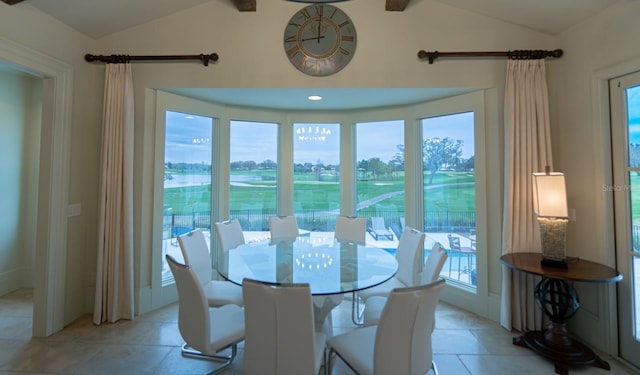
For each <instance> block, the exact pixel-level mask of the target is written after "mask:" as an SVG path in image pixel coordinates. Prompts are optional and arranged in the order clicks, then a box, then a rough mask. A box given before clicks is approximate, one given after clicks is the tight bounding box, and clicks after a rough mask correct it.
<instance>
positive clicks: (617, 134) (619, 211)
mask: <svg viewBox="0 0 640 375" xmlns="http://www.w3.org/2000/svg"><path fill="white" fill-rule="evenodd" d="M616 83H617V85H616ZM621 84H622V86H621ZM631 85H633V86H635V87H638V85H640V69H638V70H636V71H635V72H631V73H628V74H625V75H624V76H621V77H617V78H615V79H612V80H610V90H609V91H610V98H611V99H610V103H611V104H610V107H611V140H612V144H624V145H628V144H629V137H628V135H629V134H628V120H629V118H628V116H627V114H628V109H629V108H628V105H627V104H628V102H627V100H626V89H627V88H628V87H630V86H631ZM612 150H613V153H612V157H613V164H612V165H613V177H614V180H613V181H614V185H613V186H614V188H613V189H612V191H613V195H614V205H615V206H614V212H615V218H616V219H615V223H616V228H615V234H616V252H617V254H616V255H617V266H618V269H620V270H622V272H623V273H626V272H625V271H629V272H628V274H627V277H625V278H624V279H623V280H622V281H621V282H620V283H619V288H618V295H619V299H618V309H619V311H621V312H624V311H630V312H631V314H632V316H629V317H625V316H624V314H620V316H623V317H622V318H619V328H618V329H619V333H618V339H619V355H620V356H621V357H622V358H624V359H625V360H626V361H629V362H630V363H632V364H633V365H635V366H640V360H638V358H635V356H634V354H635V353H637V352H638V350H640V342H638V335H639V334H640V333H638V332H635V336H634V335H633V334H632V335H631V336H629V332H633V330H634V328H636V327H637V326H636V327H634V319H633V316H634V314H635V313H636V312H637V311H638V306H637V304H638V303H640V301H638V300H635V303H636V305H634V304H633V303H632V302H631V301H633V300H634V299H635V298H634V295H633V293H634V291H633V284H634V282H635V281H634V280H635V277H630V275H632V274H633V272H631V271H632V269H633V266H632V260H633V259H634V258H637V259H640V254H635V255H633V251H632V247H633V245H632V243H631V242H630V239H631V233H630V231H629V224H632V222H630V217H631V212H630V211H629V209H630V201H629V189H628V188H630V187H631V185H630V181H629V174H630V173H632V172H633V171H631V170H630V167H629V163H628V160H627V159H628V151H627V150H628V146H625V147H620V148H619V151H615V150H616V148H614V147H612ZM634 170H635V171H636V173H637V172H638V168H637V167H634ZM617 187H621V188H620V189H618V188H617ZM633 271H635V272H640V270H639V269H635V270H633ZM634 311H635V312H634Z"/></svg>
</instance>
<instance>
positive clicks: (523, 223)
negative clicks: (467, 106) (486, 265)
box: [500, 59, 553, 331]
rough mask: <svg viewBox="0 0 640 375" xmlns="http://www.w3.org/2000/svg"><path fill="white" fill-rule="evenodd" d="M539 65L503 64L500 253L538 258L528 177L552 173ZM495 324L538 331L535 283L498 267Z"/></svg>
mask: <svg viewBox="0 0 640 375" xmlns="http://www.w3.org/2000/svg"><path fill="white" fill-rule="evenodd" d="M544 64H545V63H544V60H543V59H540V60H509V61H508V63H507V78H506V85H505V98H504V127H505V198H504V199H505V201H504V215H503V220H504V222H503V226H502V246H503V248H502V253H503V254H508V253H515V252H540V251H541V250H540V235H539V229H538V225H537V222H536V220H535V215H534V213H533V202H532V201H533V198H532V193H531V189H532V188H531V173H533V172H544V168H545V166H547V165H548V166H550V167H553V164H552V159H551V135H550V127H549V108H548V107H549V103H548V102H549V100H548V97H547V82H546V78H545V65H544ZM502 269H503V273H502V275H503V277H502V303H501V314H500V315H501V316H500V322H501V324H502V326H503V327H505V328H506V329H508V330H511V329H516V330H518V331H524V330H534V329H535V330H538V329H541V325H542V322H541V316H542V312H541V311H540V309H539V308H537V307H536V305H535V300H534V297H533V290H534V287H535V284H536V283H537V281H539V279H538V277H533V276H531V275H528V274H525V273H524V272H519V271H512V270H511V269H508V268H507V267H505V266H503V267H502Z"/></svg>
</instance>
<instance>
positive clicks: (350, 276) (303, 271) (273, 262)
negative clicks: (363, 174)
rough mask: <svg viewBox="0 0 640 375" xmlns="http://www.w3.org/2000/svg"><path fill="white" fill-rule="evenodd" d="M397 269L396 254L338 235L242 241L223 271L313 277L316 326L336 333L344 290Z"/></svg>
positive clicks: (224, 259) (231, 275)
mask: <svg viewBox="0 0 640 375" xmlns="http://www.w3.org/2000/svg"><path fill="white" fill-rule="evenodd" d="M397 270H398V263H397V261H396V258H395V257H394V256H393V255H391V254H390V253H389V252H387V251H386V250H383V249H379V248H376V247H370V246H365V245H358V244H354V243H346V242H345V243H340V242H337V241H335V240H334V239H333V237H328V238H323V237H320V238H318V237H310V236H308V235H307V236H300V237H297V238H295V239H282V240H279V241H275V240H272V241H263V242H256V243H249V244H244V245H241V246H239V247H237V248H235V249H231V250H228V251H226V252H224V253H222V254H221V256H220V259H219V263H218V272H219V273H220V274H221V275H222V276H223V277H224V278H226V279H227V280H229V281H231V282H232V283H235V284H238V285H242V280H243V279H244V278H249V279H253V280H258V281H263V282H270V283H308V284H309V287H310V289H311V294H312V295H313V296H314V307H315V317H316V330H324V331H325V333H327V334H328V335H331V332H330V330H331V325H330V323H331V322H330V321H327V319H325V317H327V316H329V317H330V314H329V313H330V312H331V309H333V308H334V307H335V306H337V305H338V304H339V303H340V302H341V301H342V295H343V294H344V293H350V292H352V291H355V290H361V289H366V288H370V287H373V286H376V285H378V284H381V283H383V282H385V281H387V280H389V279H390V278H391V277H393V275H395V273H396V272H397Z"/></svg>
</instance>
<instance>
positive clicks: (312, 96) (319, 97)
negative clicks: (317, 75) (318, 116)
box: [307, 95, 322, 100]
mask: <svg viewBox="0 0 640 375" xmlns="http://www.w3.org/2000/svg"><path fill="white" fill-rule="evenodd" d="M307 99H309V100H322V96H320V95H310V96H309V97H308V98H307Z"/></svg>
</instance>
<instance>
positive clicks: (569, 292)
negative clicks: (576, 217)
mask: <svg viewBox="0 0 640 375" xmlns="http://www.w3.org/2000/svg"><path fill="white" fill-rule="evenodd" d="M541 260H542V254H540V253H511V254H505V255H503V256H501V257H500V262H501V263H502V264H504V265H505V266H507V267H509V268H511V269H513V270H517V271H521V272H526V273H529V274H533V275H538V276H542V280H540V282H539V283H538V285H537V286H536V288H535V292H534V293H535V297H536V302H537V304H538V307H539V308H540V309H542V311H543V313H544V314H545V315H546V316H547V317H548V318H549V324H548V326H547V328H546V329H545V330H542V331H529V332H525V333H524V334H523V335H522V336H520V337H515V338H514V339H513V344H514V345H518V346H522V347H525V348H529V349H531V350H533V351H534V352H536V353H537V354H539V355H542V356H544V357H546V358H549V359H551V360H552V361H553V363H554V365H555V371H556V373H557V374H563V375H566V374H568V373H569V366H571V365H589V366H594V367H598V368H602V369H605V370H611V366H609V363H608V362H606V361H605V360H603V359H602V358H600V357H598V355H596V354H595V352H594V351H593V350H592V349H591V348H589V347H588V346H587V345H585V344H583V343H581V342H580V341H578V340H576V339H574V338H572V337H571V336H570V335H569V331H568V329H567V321H568V320H569V319H570V318H571V317H572V316H574V315H575V314H576V313H577V312H578V309H579V308H580V300H579V298H578V294H577V293H576V291H575V289H573V287H572V286H571V284H570V282H573V281H579V282H590V283H610V282H618V281H620V280H622V275H621V274H620V273H619V272H618V271H616V270H614V269H613V268H611V267H607V266H605V265H602V264H599V263H595V262H591V261H588V260H584V259H576V260H575V261H569V262H568V263H569V264H568V267H567V268H566V269H563V268H554V267H543V266H542V265H541V264H540V261H541Z"/></svg>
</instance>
